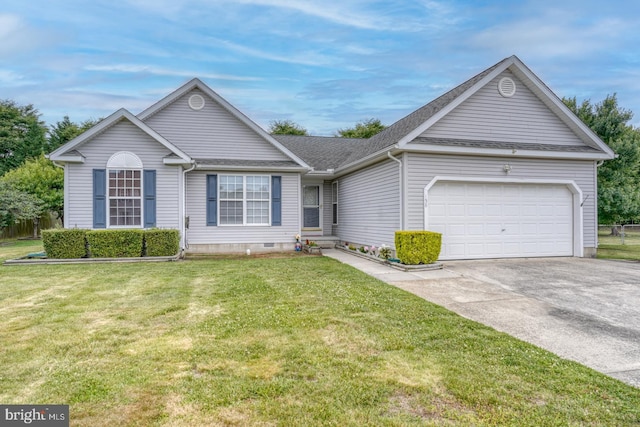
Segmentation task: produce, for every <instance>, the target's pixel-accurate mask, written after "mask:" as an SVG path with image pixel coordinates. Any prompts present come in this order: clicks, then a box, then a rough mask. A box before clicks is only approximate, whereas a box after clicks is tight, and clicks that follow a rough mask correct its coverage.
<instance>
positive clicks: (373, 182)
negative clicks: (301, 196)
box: [329, 160, 400, 246]
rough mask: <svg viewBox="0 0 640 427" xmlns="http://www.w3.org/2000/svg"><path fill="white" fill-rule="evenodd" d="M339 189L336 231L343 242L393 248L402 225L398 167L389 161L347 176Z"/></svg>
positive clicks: (342, 180) (341, 180)
mask: <svg viewBox="0 0 640 427" xmlns="http://www.w3.org/2000/svg"><path fill="white" fill-rule="evenodd" d="M338 188H339V190H338V191H339V195H338V222H339V224H338V226H337V227H335V229H336V230H337V234H338V236H339V238H340V240H342V241H347V242H353V243H357V244H366V245H376V246H378V245H381V244H383V243H384V244H386V245H393V244H394V236H395V231H396V230H398V229H399V223H400V191H399V172H398V164H397V163H396V162H392V161H390V160H387V161H384V162H382V163H378V164H376V165H373V166H370V167H368V168H365V169H363V170H360V171H358V172H354V173H352V174H350V175H346V176H344V177H341V178H340V179H339V180H338ZM329 200H330V199H329Z"/></svg>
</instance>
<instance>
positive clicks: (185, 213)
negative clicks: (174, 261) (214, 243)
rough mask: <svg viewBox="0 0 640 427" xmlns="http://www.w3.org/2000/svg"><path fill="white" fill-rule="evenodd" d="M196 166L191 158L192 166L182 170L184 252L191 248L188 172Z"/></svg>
mask: <svg viewBox="0 0 640 427" xmlns="http://www.w3.org/2000/svg"><path fill="white" fill-rule="evenodd" d="M195 168H196V162H195V161H194V160H191V167H190V168H189V169H185V170H183V171H182V187H183V190H182V193H183V194H182V212H181V213H182V254H183V256H184V252H185V251H186V250H187V249H188V248H189V242H188V240H187V172H191V171H192V170H194V169H195Z"/></svg>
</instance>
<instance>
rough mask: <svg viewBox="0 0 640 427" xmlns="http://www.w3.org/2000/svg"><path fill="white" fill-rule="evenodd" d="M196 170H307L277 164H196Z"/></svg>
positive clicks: (302, 171)
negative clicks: (270, 165) (277, 165)
mask: <svg viewBox="0 0 640 427" xmlns="http://www.w3.org/2000/svg"><path fill="white" fill-rule="evenodd" d="M196 170H201V171H208V170H209V171H211V170H216V171H240V172H242V171H245V172H296V173H304V172H306V171H307V169H305V168H301V167H291V168H286V167H285V168H283V167H276V166H272V167H269V166H266V167H265V166H228V165H200V164H197V165H196Z"/></svg>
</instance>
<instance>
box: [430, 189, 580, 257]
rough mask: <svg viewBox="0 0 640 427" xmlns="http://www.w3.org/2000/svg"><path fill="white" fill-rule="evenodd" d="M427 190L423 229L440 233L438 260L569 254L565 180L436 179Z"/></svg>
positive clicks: (569, 198) (570, 202)
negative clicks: (563, 181) (458, 180)
mask: <svg viewBox="0 0 640 427" xmlns="http://www.w3.org/2000/svg"><path fill="white" fill-rule="evenodd" d="M426 193H427V194H426V197H427V202H428V203H427V214H426V218H425V220H426V225H427V227H426V228H427V229H428V230H431V231H437V232H439V233H442V251H441V254H440V259H442V260H452V259H480V258H515V257H547V256H572V255H574V198H573V194H572V192H571V191H570V190H569V187H568V186H567V185H565V184H521V183H494V182H464V181H463V182H451V181H441V182H436V183H435V184H434V185H433V186H432V187H431V188H429V189H428V190H427V192H426Z"/></svg>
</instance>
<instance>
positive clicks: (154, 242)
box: [144, 228, 180, 256]
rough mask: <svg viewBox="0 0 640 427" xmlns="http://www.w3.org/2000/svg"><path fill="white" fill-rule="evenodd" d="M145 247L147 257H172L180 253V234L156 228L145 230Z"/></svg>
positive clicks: (176, 231)
mask: <svg viewBox="0 0 640 427" xmlns="http://www.w3.org/2000/svg"><path fill="white" fill-rule="evenodd" d="M144 247H145V255H146V256H172V255H175V254H177V253H178V252H179V251H180V232H179V231H178V230H171V229H166V230H162V229H159V228H154V229H151V230H145V232H144Z"/></svg>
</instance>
